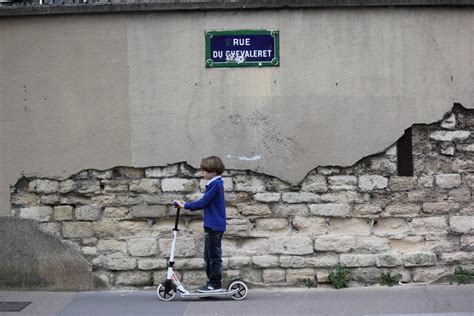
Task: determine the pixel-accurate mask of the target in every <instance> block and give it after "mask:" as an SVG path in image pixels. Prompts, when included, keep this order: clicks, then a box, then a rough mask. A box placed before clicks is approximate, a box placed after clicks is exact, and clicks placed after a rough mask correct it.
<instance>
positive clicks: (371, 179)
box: [359, 175, 388, 191]
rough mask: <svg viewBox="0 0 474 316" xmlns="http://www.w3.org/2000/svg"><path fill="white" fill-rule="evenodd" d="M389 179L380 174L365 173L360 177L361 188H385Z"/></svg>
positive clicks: (370, 189) (368, 189)
mask: <svg viewBox="0 0 474 316" xmlns="http://www.w3.org/2000/svg"><path fill="white" fill-rule="evenodd" d="M387 184H388V179H387V178H386V177H382V176H379V175H363V176H360V177H359V188H360V189H361V190H362V191H372V190H380V189H385V188H386V187H387Z"/></svg>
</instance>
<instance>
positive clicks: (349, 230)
mask: <svg viewBox="0 0 474 316" xmlns="http://www.w3.org/2000/svg"><path fill="white" fill-rule="evenodd" d="M370 232H371V223H370V221H369V220H366V219H363V218H332V219H331V220H330V221H329V225H328V234H330V235H358V236H368V235H370Z"/></svg>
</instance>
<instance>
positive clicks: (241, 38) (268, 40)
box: [206, 30, 280, 68]
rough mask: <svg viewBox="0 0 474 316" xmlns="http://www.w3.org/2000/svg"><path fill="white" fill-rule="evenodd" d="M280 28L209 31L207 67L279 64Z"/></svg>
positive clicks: (207, 37)
mask: <svg viewBox="0 0 474 316" xmlns="http://www.w3.org/2000/svg"><path fill="white" fill-rule="evenodd" d="M279 65H280V41H279V31H278V30H272V31H267V30H238V31H207V32H206V67H208V68H219V67H278V66H279Z"/></svg>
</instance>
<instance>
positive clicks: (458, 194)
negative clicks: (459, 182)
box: [448, 187, 472, 202]
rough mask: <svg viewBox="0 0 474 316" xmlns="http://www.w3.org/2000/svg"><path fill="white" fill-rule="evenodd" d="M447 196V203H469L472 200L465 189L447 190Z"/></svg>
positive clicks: (468, 191)
mask: <svg viewBox="0 0 474 316" xmlns="http://www.w3.org/2000/svg"><path fill="white" fill-rule="evenodd" d="M448 196H449V198H448V201H449V202H469V201H471V200H472V198H471V191H470V190H469V188H467V187H460V188H457V189H453V190H449V193H448Z"/></svg>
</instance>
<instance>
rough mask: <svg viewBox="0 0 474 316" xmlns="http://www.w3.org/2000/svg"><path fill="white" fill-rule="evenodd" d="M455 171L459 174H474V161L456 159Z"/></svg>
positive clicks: (465, 158) (466, 158)
mask: <svg viewBox="0 0 474 316" xmlns="http://www.w3.org/2000/svg"><path fill="white" fill-rule="evenodd" d="M453 170H456V171H458V172H465V173H468V172H471V173H472V172H474V160H473V159H469V158H468V157H464V158H463V159H461V158H456V159H454V162H453Z"/></svg>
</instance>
